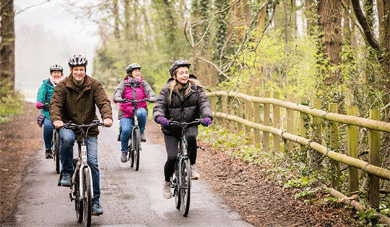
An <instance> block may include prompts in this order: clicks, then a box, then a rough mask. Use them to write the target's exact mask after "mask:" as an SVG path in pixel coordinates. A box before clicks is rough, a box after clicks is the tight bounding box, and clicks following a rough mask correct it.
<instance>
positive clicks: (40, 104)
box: [36, 101, 43, 109]
mask: <svg viewBox="0 0 390 227" xmlns="http://www.w3.org/2000/svg"><path fill="white" fill-rule="evenodd" d="M36 107H37V109H43V104H42V103H41V102H40V101H38V102H37V105H36Z"/></svg>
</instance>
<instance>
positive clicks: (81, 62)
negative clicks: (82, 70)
mask: <svg viewBox="0 0 390 227" xmlns="http://www.w3.org/2000/svg"><path fill="white" fill-rule="evenodd" d="M87 64H88V60H87V58H86V57H84V56H82V55H80V54H76V55H73V57H71V58H70V59H69V62H68V65H69V67H71V68H73V67H76V66H84V67H87Z"/></svg>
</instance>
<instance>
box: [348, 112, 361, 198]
mask: <svg viewBox="0 0 390 227" xmlns="http://www.w3.org/2000/svg"><path fill="white" fill-rule="evenodd" d="M347 112H348V115H351V116H357V107H356V106H350V107H348V111H347ZM348 155H349V156H351V157H353V158H358V127H357V126H354V125H348ZM356 191H359V172H358V169H357V168H356V167H352V166H349V192H356Z"/></svg>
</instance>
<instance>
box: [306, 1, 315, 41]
mask: <svg viewBox="0 0 390 227" xmlns="http://www.w3.org/2000/svg"><path fill="white" fill-rule="evenodd" d="M314 9H315V5H314V0H305V17H306V33H307V34H308V35H313V33H314V26H315V19H314V15H315V14H314Z"/></svg>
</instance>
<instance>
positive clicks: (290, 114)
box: [287, 94, 294, 152]
mask: <svg viewBox="0 0 390 227" xmlns="http://www.w3.org/2000/svg"><path fill="white" fill-rule="evenodd" d="M287 101H289V102H292V103H293V102H294V95H293V94H289V95H287ZM287 132H288V133H291V134H294V110H291V109H287ZM287 149H288V152H291V151H292V150H293V149H294V143H293V142H292V141H289V140H288V141H287Z"/></svg>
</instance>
